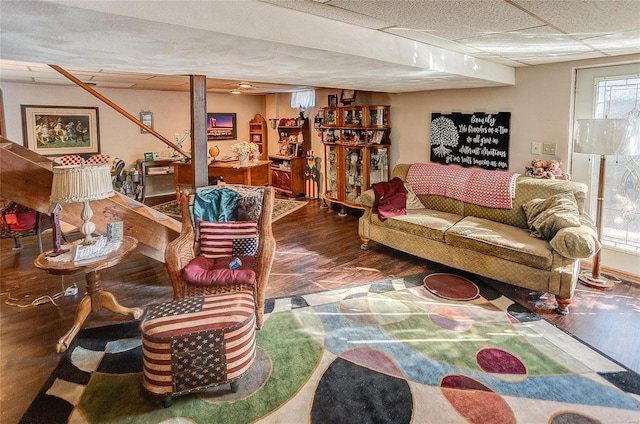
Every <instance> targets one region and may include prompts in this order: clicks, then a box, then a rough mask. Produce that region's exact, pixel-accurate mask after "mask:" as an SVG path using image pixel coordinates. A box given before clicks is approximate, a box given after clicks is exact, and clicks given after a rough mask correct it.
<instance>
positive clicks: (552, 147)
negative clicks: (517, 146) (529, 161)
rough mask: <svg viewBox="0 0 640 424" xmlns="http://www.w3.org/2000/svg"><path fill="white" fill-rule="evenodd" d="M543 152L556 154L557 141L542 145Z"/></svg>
mask: <svg viewBox="0 0 640 424" xmlns="http://www.w3.org/2000/svg"><path fill="white" fill-rule="evenodd" d="M542 153H543V154H545V155H555V154H556V144H555V143H550V144H547V143H544V144H543V145H542Z"/></svg>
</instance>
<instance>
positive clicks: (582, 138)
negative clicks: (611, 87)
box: [573, 109, 640, 290]
mask: <svg viewBox="0 0 640 424" xmlns="http://www.w3.org/2000/svg"><path fill="white" fill-rule="evenodd" d="M635 111H636V109H634V110H633V111H632V112H631V113H630V114H629V117H628V118H627V119H578V126H577V133H576V139H575V143H574V148H573V151H574V152H576V153H587V154H592V155H600V173H599V177H598V192H597V203H596V205H597V212H596V226H597V234H598V241H601V239H602V206H603V202H604V182H605V166H606V161H607V155H640V140H639V139H638V130H639V128H640V126H639V122H638V113H635ZM601 251H602V249H600V250H599V251H598V252H597V253H596V254H595V255H594V257H593V263H592V267H591V272H581V273H580V275H579V276H578V278H579V280H580V281H581V282H582V283H583V284H584V285H586V286H589V287H595V288H599V289H603V290H609V289H612V288H613V286H614V283H615V282H619V281H620V280H618V279H617V278H615V277H613V276H611V277H609V278H607V277H604V276H602V275H601V272H600V253H601Z"/></svg>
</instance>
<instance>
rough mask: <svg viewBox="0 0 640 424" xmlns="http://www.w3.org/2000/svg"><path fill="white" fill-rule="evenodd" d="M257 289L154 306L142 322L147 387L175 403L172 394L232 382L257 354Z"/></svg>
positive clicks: (234, 388)
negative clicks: (255, 297)
mask: <svg viewBox="0 0 640 424" xmlns="http://www.w3.org/2000/svg"><path fill="white" fill-rule="evenodd" d="M255 327H256V320H255V303H254V299H253V293H252V292H251V291H239V292H233V293H224V294H212V295H207V296H194V297H187V298H183V299H178V300H174V301H171V302H165V303H161V304H158V305H153V306H150V307H149V308H148V310H147V313H146V315H145V317H144V318H143V320H142V322H141V323H140V329H141V332H142V353H143V359H142V362H143V386H144V388H145V389H146V390H147V391H148V392H149V393H151V394H153V395H156V396H160V397H162V398H163V400H162V401H163V405H164V406H165V407H168V406H170V405H171V402H172V396H176V395H183V394H186V393H191V392H195V391H198V390H203V389H206V388H209V387H213V386H218V385H221V384H225V383H231V390H232V391H233V392H236V391H237V389H238V383H237V380H238V379H239V378H240V377H242V376H243V375H244V374H245V373H246V372H247V371H248V370H249V367H250V366H251V364H252V363H253V360H254V359H255V356H256V343H255Z"/></svg>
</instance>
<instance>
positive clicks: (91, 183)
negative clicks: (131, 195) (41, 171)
mask: <svg viewBox="0 0 640 424" xmlns="http://www.w3.org/2000/svg"><path fill="white" fill-rule="evenodd" d="M113 194H114V193H113V184H112V182H111V166H110V165H109V164H103V165H70V166H54V167H53V183H52V184H51V197H50V199H49V201H50V202H51V203H53V204H55V203H75V202H84V201H87V200H89V201H90V200H99V199H105V198H107V197H111V196H113Z"/></svg>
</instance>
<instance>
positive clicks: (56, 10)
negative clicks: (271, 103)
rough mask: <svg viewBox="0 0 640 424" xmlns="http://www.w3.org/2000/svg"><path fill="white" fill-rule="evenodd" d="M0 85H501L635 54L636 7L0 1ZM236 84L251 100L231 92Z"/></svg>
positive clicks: (349, 0) (535, 2)
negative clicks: (534, 73) (530, 72)
mask: <svg viewBox="0 0 640 424" xmlns="http://www.w3.org/2000/svg"><path fill="white" fill-rule="evenodd" d="M0 37H1V38H0V80H1V81H3V82H21V83H34V84H72V83H71V82H70V81H68V80H67V79H66V78H65V77H63V76H62V75H60V74H58V73H57V72H56V71H55V70H53V69H51V68H50V67H48V66H47V64H57V65H60V66H62V67H63V68H64V69H66V70H67V71H69V72H71V73H72V74H73V75H75V76H76V77H78V78H80V79H81V80H83V81H85V82H88V83H91V84H95V85H96V86H97V88H100V87H105V88H106V87H112V88H126V89H144V90H171V91H188V90H189V78H188V76H187V75H191V74H199V75H205V76H206V77H207V90H208V91H209V92H220V93H227V92H230V91H232V90H237V89H239V91H240V92H242V93H244V94H265V93H275V92H286V91H298V90H302V89H307V88H349V89H355V90H365V91H380V92H392V93H396V92H410V91H423V90H434V89H444V88H467V87H487V86H500V85H510V84H514V82H515V72H514V69H515V68H517V67H523V66H534V65H540V64H545V63H554V62H562V61H573V60H580V59H590V58H603V57H614V56H621V55H627V54H638V53H640V1H637V0H628V1H625V0H606V1H603V0H596V1H586V0H530V1H529V0H516V1H510V0H507V1H504V0H424V1H407V0H394V1H390V0H367V1H364V0H329V1H324V0H318V1H312V0H264V1H258V0H236V1H169V0H168V1H58V0H56V1H6V0H2V1H0ZM241 83H248V84H250V85H251V87H249V88H239V84H241Z"/></svg>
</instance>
